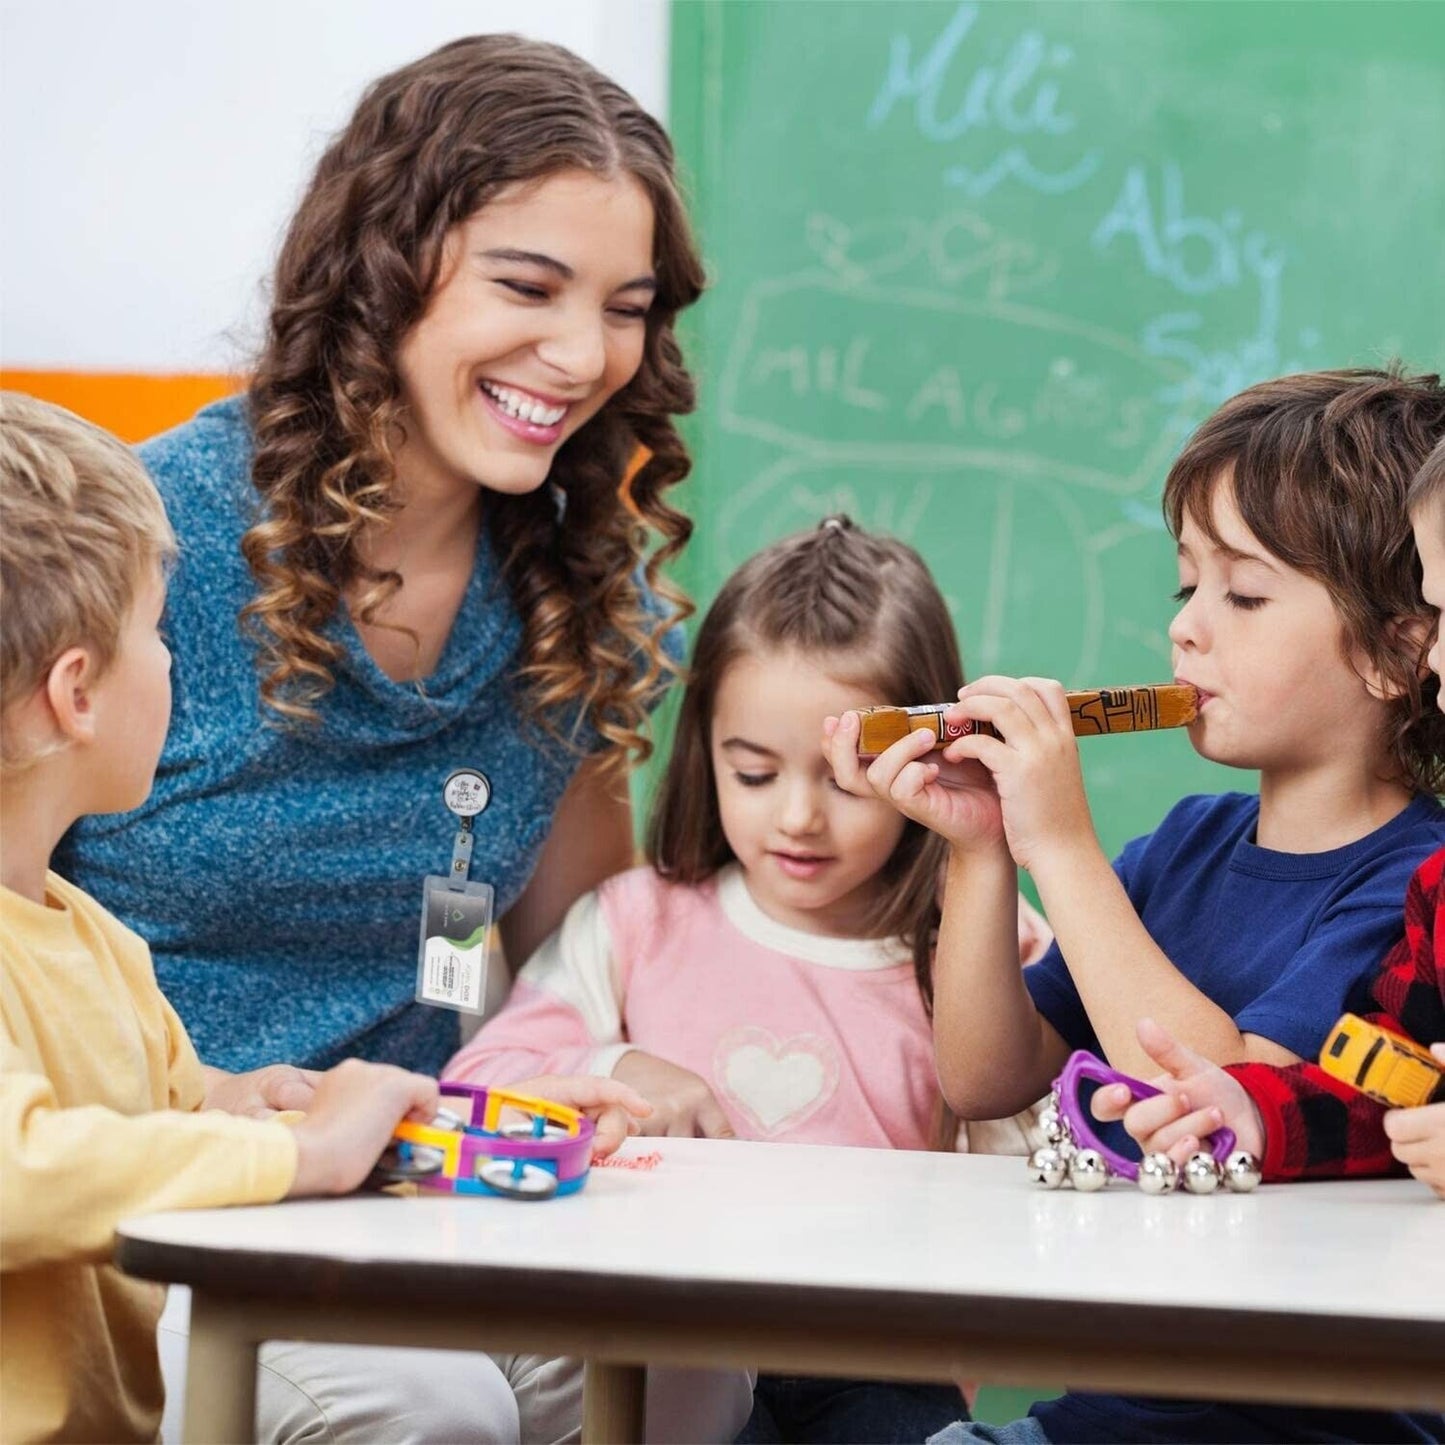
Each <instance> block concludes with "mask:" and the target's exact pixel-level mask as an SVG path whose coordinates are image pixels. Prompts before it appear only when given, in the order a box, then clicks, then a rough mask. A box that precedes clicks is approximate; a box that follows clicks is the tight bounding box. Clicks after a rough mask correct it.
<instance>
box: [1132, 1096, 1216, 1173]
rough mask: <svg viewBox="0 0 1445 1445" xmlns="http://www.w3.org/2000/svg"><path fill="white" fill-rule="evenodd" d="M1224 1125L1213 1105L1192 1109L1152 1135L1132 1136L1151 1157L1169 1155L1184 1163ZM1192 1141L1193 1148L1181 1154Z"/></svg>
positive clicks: (1176, 1161)
mask: <svg viewBox="0 0 1445 1445" xmlns="http://www.w3.org/2000/svg"><path fill="white" fill-rule="evenodd" d="M1223 1123H1224V1115H1223V1114H1221V1113H1220V1112H1219V1110H1218V1109H1216V1108H1215V1107H1214V1106H1213V1105H1212V1104H1211V1105H1210V1106H1209V1107H1208V1108H1207V1109H1191V1110H1190V1112H1189V1113H1187V1114H1185V1115H1183V1116H1182V1117H1181V1118H1178V1119H1175V1120H1173V1121H1171V1122H1170V1123H1168V1124H1164V1125H1162V1126H1161V1127H1160V1128H1158V1129H1156V1130H1154V1132H1153V1133H1151V1134H1147V1135H1144V1136H1143V1137H1141V1136H1140V1135H1138V1134H1134V1133H1133V1130H1130V1133H1131V1134H1132V1135H1133V1137H1134V1138H1135V1139H1137V1140H1138V1141H1139V1144H1140V1146H1141V1147H1142V1148H1143V1149H1144V1151H1145V1153H1148V1154H1167V1155H1169V1157H1170V1158H1171V1159H1173V1160H1174V1162H1175V1163H1176V1164H1182V1163H1183V1162H1184V1160H1185V1159H1187V1158H1188V1157H1189V1156H1190V1154H1192V1153H1194V1152H1195V1150H1197V1149H1198V1148H1200V1147H1201V1146H1200V1144H1199V1140H1201V1139H1203V1138H1204V1137H1205V1135H1207V1134H1212V1133H1214V1131H1215V1130H1216V1129H1218V1128H1219V1127H1220V1126H1221V1125H1222V1124H1223ZM1188 1141H1193V1143H1192V1146H1191V1147H1190V1148H1188V1149H1184V1150H1182V1153H1181V1152H1179V1151H1180V1149H1181V1145H1183V1144H1185V1143H1186V1142H1188Z"/></svg>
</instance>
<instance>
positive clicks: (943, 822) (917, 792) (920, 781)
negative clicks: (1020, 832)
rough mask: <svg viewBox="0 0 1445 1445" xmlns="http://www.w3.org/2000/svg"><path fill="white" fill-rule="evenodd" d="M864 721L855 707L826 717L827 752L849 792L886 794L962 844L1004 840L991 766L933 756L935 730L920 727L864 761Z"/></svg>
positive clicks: (986, 844) (981, 844)
mask: <svg viewBox="0 0 1445 1445" xmlns="http://www.w3.org/2000/svg"><path fill="white" fill-rule="evenodd" d="M859 727H860V723H859V719H858V714H857V713H856V712H845V713H844V714H843V716H842V717H841V718H831V717H830V718H825V719H824V722H823V755H824V756H825V757H826V758H827V759H828V765H829V766H830V767H831V768H832V769H833V778H834V780H835V781H836V782H837V784H838V786H839V787H840V788H842V789H843V791H844V792H846V793H852V794H854V795H855V796H856V797H860V798H870V797H871V798H882V799H883V800H884V802H887V803H891V804H892V805H893V806H894V807H895V808H897V809H898V811H899V812H900V813H902V814H903V816H904V817H905V818H912V819H913V820H914V822H916V823H922V824H923V826H924V827H925V828H929V829H931V830H932V831H933V832H935V833H938V834H940V835H941V836H942V837H944V838H947V839H948V841H949V842H950V843H951V844H952V845H953V846H954V847H955V848H958V849H961V850H965V851H968V850H972V849H975V848H986V847H989V846H990V845H996V844H998V843H999V842H1000V841H1001V840H1002V838H1003V822H1002V818H1001V816H1000V813H999V802H998V794H997V792H996V791H995V790H994V786H993V782H992V780H991V779H990V778H989V775H988V772H987V770H986V769H984V768H982V767H980V766H979V765H978V764H977V763H976V762H962V763H959V762H954V761H950V760H948V758H947V755H946V754H944V755H939V754H934V755H933V756H932V757H929V756H928V755H929V753H930V752H931V751H932V744H933V741H934V738H933V734H932V733H929V732H926V731H923V730H921V729H920V730H919V731H917V732H911V733H909V734H908V735H907V737H903V738H900V739H899V740H898V741H897V742H896V743H894V744H893V746H892V747H891V748H889V749H888V751H887V752H884V753H880V754H879V755H878V756H877V757H876V758H874V759H873V760H872V761H871V762H867V763H865V762H864V760H863V759H861V758H859V756H858V730H859Z"/></svg>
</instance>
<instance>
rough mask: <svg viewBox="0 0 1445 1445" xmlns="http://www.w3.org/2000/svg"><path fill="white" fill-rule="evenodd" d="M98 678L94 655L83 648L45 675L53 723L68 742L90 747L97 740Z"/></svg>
mask: <svg viewBox="0 0 1445 1445" xmlns="http://www.w3.org/2000/svg"><path fill="white" fill-rule="evenodd" d="M94 674H95V668H94V665H93V660H92V658H91V655H90V653H89V652H88V651H87V650H86V649H85V648H83V647H70V648H67V649H66V650H65V651H64V652H62V653H61V654H60V656H59V657H57V658H56V659H55V661H54V662H53V663H52V664H51V666H50V671H49V672H48V673H47V674H46V675H45V688H44V690H45V700H46V702H48V703H49V705H50V716H51V720H52V722H53V723H54V726H55V729H56V731H57V732H58V733H59V734H60V736H61V737H63V738H64V739H65V740H66V741H67V742H72V743H88V742H90V741H91V740H92V739H93V738H94V737H95V699H94Z"/></svg>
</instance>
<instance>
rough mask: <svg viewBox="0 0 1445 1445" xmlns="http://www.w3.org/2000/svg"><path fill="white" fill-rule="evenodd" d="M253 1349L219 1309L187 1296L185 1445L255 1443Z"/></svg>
mask: <svg viewBox="0 0 1445 1445" xmlns="http://www.w3.org/2000/svg"><path fill="white" fill-rule="evenodd" d="M258 1347H259V1341H257V1340H254V1339H251V1338H249V1336H248V1335H247V1333H246V1332H245V1330H244V1328H242V1327H240V1326H238V1325H237V1323H236V1321H235V1320H234V1319H233V1318H232V1317H231V1316H230V1315H229V1314H228V1312H227V1311H226V1309H225V1307H224V1306H223V1305H221V1304H220V1303H219V1302H217V1301H216V1300H213V1299H209V1298H207V1297H206V1296H205V1295H204V1294H201V1293H199V1292H193V1293H192V1296H191V1338H190V1344H189V1346H188V1350H187V1358H186V1420H185V1445H239V1442H242V1441H251V1440H254V1439H255V1438H256V1351H257V1349H258Z"/></svg>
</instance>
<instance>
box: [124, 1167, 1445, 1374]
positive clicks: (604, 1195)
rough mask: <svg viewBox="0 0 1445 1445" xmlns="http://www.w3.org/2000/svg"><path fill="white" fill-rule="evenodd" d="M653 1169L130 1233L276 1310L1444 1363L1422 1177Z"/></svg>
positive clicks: (153, 1223) (128, 1248) (169, 1264)
mask: <svg viewBox="0 0 1445 1445" xmlns="http://www.w3.org/2000/svg"><path fill="white" fill-rule="evenodd" d="M652 1150H657V1151H659V1152H661V1154H662V1155H663V1159H662V1162H661V1163H660V1164H659V1165H658V1167H657V1168H656V1169H655V1170H653V1171H650V1172H644V1171H635V1170H626V1169H618V1168H595V1169H594V1170H593V1171H592V1175H591V1178H590V1179H589V1181H588V1183H587V1186H586V1188H585V1189H584V1190H583V1191H582V1192H581V1193H580V1194H578V1195H575V1196H573V1197H570V1198H565V1199H555V1200H551V1201H547V1202H543V1203H518V1202H515V1201H510V1200H503V1199H490V1198H479V1197H475V1196H452V1195H431V1196H424V1197H421V1198H416V1199H396V1198H390V1197H385V1196H379V1195H363V1196H353V1197H350V1198H346V1199H337V1200H309V1201H300V1202H296V1203H291V1204H285V1205H281V1206H274V1205H273V1206H268V1207H263V1208H245V1209H224V1210H193V1211H178V1212H174V1213H169V1214H159V1215H152V1216H149V1217H146V1218H143V1219H135V1220H128V1221H126V1222H125V1223H124V1224H123V1225H122V1226H121V1231H120V1233H121V1245H120V1249H119V1255H120V1258H121V1260H122V1262H123V1263H124V1264H125V1265H126V1266H127V1267H129V1268H131V1269H132V1270H134V1271H135V1272H138V1273H142V1274H147V1275H152V1276H153V1277H158V1278H168V1279H173V1280H175V1281H177V1282H180V1283H193V1284H201V1285H204V1284H205V1283H206V1281H207V1280H208V1279H210V1280H213V1281H214V1280H215V1279H216V1278H217V1277H218V1276H217V1275H216V1268H217V1265H218V1263H219V1262H220V1261H223V1260H224V1261H228V1262H229V1264H230V1266H231V1267H232V1269H233V1270H235V1271H239V1272H240V1273H243V1274H245V1275H246V1276H248V1277H251V1278H255V1279H258V1280H259V1279H261V1278H262V1276H263V1275H266V1274H267V1272H268V1270H269V1271H270V1274H271V1275H272V1276H274V1277H268V1278H267V1281H266V1287H267V1288H268V1289H269V1290H271V1291H272V1292H275V1291H276V1290H278V1289H279V1290H281V1291H283V1292H284V1290H285V1289H286V1288H287V1280H288V1279H289V1278H294V1279H295V1280H296V1285H295V1288H296V1289H297V1291H298V1292H300V1291H303V1290H304V1289H305V1288H306V1285H305V1279H304V1275H305V1271H304V1270H303V1269H301V1268H300V1266H301V1264H302V1262H303V1261H307V1260H309V1261H312V1262H319V1261H325V1262H327V1265H328V1267H329V1269H330V1275H329V1276H328V1277H329V1278H332V1279H334V1278H335V1277H336V1275H337V1271H338V1268H339V1269H340V1270H341V1271H342V1272H345V1271H346V1270H347V1268H348V1267H353V1266H364V1267H366V1266H369V1267H371V1268H372V1269H373V1270H374V1269H375V1267H376V1266H378V1265H389V1266H392V1267H393V1271H392V1272H393V1273H394V1271H395V1267H396V1266H405V1267H406V1270H407V1271H410V1272H412V1273H416V1274H418V1275H419V1276H428V1277H431V1278H433V1279H436V1278H438V1277H441V1276H440V1273H434V1271H437V1272H442V1271H444V1272H445V1274H446V1275H447V1276H451V1277H454V1278H456V1279H457V1280H459V1281H460V1280H462V1279H464V1277H465V1276H466V1274H467V1273H468V1272H469V1271H470V1272H476V1271H479V1270H481V1271H486V1272H487V1276H488V1279H489V1281H490V1282H492V1283H496V1282H497V1279H496V1276H497V1272H498V1271H499V1270H501V1271H517V1272H525V1274H526V1276H527V1277H528V1278H529V1279H530V1280H532V1281H533V1282H535V1280H536V1278H537V1275H538V1273H539V1272H540V1273H546V1272H549V1271H551V1272H555V1273H556V1274H557V1275H558V1276H559V1278H560V1276H561V1275H569V1276H574V1277H575V1276H578V1275H605V1276H607V1277H608V1279H609V1280H610V1281H611V1282H612V1283H613V1284H615V1283H617V1282H618V1279H619V1277H625V1279H626V1280H627V1281H628V1282H629V1283H630V1284H631V1285H632V1286H633V1287H634V1288H638V1289H642V1290H646V1289H647V1288H648V1287H649V1286H653V1287H664V1288H667V1289H669V1290H670V1291H675V1290H676V1288H677V1286H678V1285H679V1284H686V1285H688V1286H690V1287H691V1288H693V1289H695V1290H700V1291H703V1292H705V1291H707V1290H708V1288H709V1287H711V1286H718V1287H722V1286H731V1287H738V1286H742V1287H757V1288H761V1289H765V1290H767V1291H768V1292H769V1293H775V1292H779V1291H780V1290H781V1291H787V1290H789V1289H793V1290H802V1291H807V1290H809V1289H811V1288H817V1289H826V1290H828V1291H845V1292H846V1291H854V1290H862V1291H869V1292H876V1293H879V1294H881V1293H884V1292H886V1293H888V1294H890V1295H893V1296H894V1297H897V1296H898V1295H900V1294H902V1295H912V1296H914V1297H915V1298H921V1297H928V1296H970V1297H973V1298H975V1299H978V1298H979V1297H988V1298H990V1299H992V1300H996V1301H999V1302H1006V1301H1010V1300H1015V1301H1025V1300H1034V1301H1045V1300H1046V1301H1050V1302H1053V1303H1055V1304H1059V1303H1064V1304H1068V1303H1072V1302H1079V1303H1087V1304H1089V1305H1091V1306H1094V1307H1095V1308H1098V1307H1099V1306H1106V1307H1107V1306H1111V1305H1112V1306H1114V1307H1116V1308H1117V1307H1123V1308H1124V1309H1125V1310H1126V1311H1128V1310H1130V1307H1134V1306H1142V1307H1145V1308H1157V1307H1160V1306H1168V1305H1179V1306H1187V1307H1190V1308H1192V1309H1195V1310H1204V1311H1213V1310H1222V1311H1228V1312H1231V1313H1235V1314H1237V1313H1238V1312H1244V1313H1248V1312H1251V1311H1261V1312H1264V1313H1266V1314H1273V1313H1277V1312H1287V1313H1288V1314H1289V1315H1291V1316H1293V1317H1295V1318H1296V1319H1299V1318H1300V1317H1302V1316H1310V1315H1315V1316H1319V1317H1334V1318H1335V1319H1341V1318H1350V1319H1355V1320H1376V1321H1390V1322H1393V1323H1394V1325H1395V1326H1396V1327H1397V1328H1398V1327H1399V1326H1401V1325H1409V1326H1412V1327H1413V1332H1414V1333H1415V1334H1416V1335H1418V1334H1419V1333H1420V1330H1421V1329H1423V1332H1424V1334H1425V1336H1427V1337H1431V1338H1435V1337H1437V1336H1438V1341H1439V1344H1440V1346H1441V1348H1442V1349H1445V1204H1441V1203H1440V1202H1439V1201H1437V1200H1436V1199H1435V1198H1434V1197H1433V1195H1431V1193H1430V1192H1429V1191H1428V1190H1427V1189H1425V1188H1424V1187H1423V1186H1422V1185H1419V1184H1417V1183H1415V1182H1414V1181H1412V1180H1378V1181H1363V1182H1354V1183H1346V1182H1341V1183H1328V1184H1296V1185H1288V1186H1273V1187H1270V1186H1265V1187H1262V1188H1260V1189H1259V1190H1257V1191H1256V1192H1255V1193H1253V1194H1249V1195H1232V1194H1226V1193H1224V1192H1223V1191H1221V1192H1220V1193H1218V1194H1215V1195H1212V1196H1210V1197H1207V1198H1198V1197H1195V1196H1192V1195H1185V1194H1182V1193H1180V1194H1174V1195H1169V1196H1167V1197H1163V1198H1159V1197H1150V1196H1147V1195H1145V1194H1143V1193H1141V1192H1140V1191H1139V1190H1137V1189H1135V1188H1133V1187H1132V1186H1129V1185H1125V1184H1124V1183H1122V1182H1119V1181H1116V1182H1114V1183H1112V1184H1111V1185H1110V1186H1109V1187H1108V1188H1107V1189H1106V1190H1104V1191H1102V1192H1100V1193H1097V1194H1092V1195H1090V1194H1075V1193H1073V1192H1071V1191H1066V1190H1065V1191H1058V1192H1052V1193H1051V1192H1048V1191H1045V1190H1043V1189H1040V1188H1039V1187H1037V1186H1035V1185H1032V1184H1030V1183H1029V1181H1028V1180H1027V1178H1026V1176H1025V1170H1024V1163H1023V1161H1022V1160H1020V1159H1016V1158H1007V1159H1005V1158H983V1157H970V1156H967V1155H944V1154H925V1153H905V1152H888V1151H875V1150H860V1149H843V1148H823V1147H816V1146H801V1145H781V1144H757V1143H742V1142H720V1141H711V1140H693V1139H686V1140H682V1139H662V1140H653V1139H649V1140H633V1141H631V1142H630V1143H629V1144H628V1145H627V1146H626V1147H625V1153H627V1154H640V1153H647V1152H650V1151H652Z"/></svg>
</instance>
